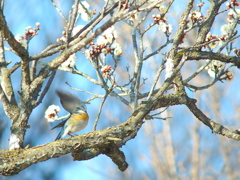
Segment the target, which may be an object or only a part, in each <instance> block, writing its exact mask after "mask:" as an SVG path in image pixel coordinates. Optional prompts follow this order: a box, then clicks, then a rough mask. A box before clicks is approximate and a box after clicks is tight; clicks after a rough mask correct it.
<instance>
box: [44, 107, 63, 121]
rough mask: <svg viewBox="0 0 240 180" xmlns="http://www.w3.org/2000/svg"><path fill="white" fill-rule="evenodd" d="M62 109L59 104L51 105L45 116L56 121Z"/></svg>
mask: <svg viewBox="0 0 240 180" xmlns="http://www.w3.org/2000/svg"><path fill="white" fill-rule="evenodd" d="M59 111H60V107H59V106H57V105H51V106H49V107H48V108H47V110H46V111H45V116H44V117H45V118H46V119H47V120H48V122H54V121H55V120H56V119H57V118H58V113H59Z"/></svg>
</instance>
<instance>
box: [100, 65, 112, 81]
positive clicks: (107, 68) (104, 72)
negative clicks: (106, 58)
mask: <svg viewBox="0 0 240 180" xmlns="http://www.w3.org/2000/svg"><path fill="white" fill-rule="evenodd" d="M111 71H112V66H109V65H106V66H103V67H102V69H101V72H102V77H105V78H109V77H110V73H111Z"/></svg>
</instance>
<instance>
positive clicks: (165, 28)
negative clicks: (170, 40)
mask: <svg viewBox="0 0 240 180" xmlns="http://www.w3.org/2000/svg"><path fill="white" fill-rule="evenodd" d="M158 29H159V30H160V31H162V32H168V33H171V32H172V25H171V24H166V23H165V22H161V23H160V24H159V26H158Z"/></svg>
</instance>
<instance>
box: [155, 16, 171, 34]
mask: <svg viewBox="0 0 240 180" xmlns="http://www.w3.org/2000/svg"><path fill="white" fill-rule="evenodd" d="M152 18H153V21H154V22H156V23H157V24H158V25H159V26H158V29H159V30H160V31H162V32H164V33H166V34H168V35H169V34H171V32H172V25H171V24H168V23H167V18H166V17H162V16H161V15H160V14H157V15H152Z"/></svg>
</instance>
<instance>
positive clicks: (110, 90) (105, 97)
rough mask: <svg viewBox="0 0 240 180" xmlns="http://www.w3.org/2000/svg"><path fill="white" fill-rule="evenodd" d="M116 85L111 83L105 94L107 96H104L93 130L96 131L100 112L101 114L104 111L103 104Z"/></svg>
mask: <svg viewBox="0 0 240 180" xmlns="http://www.w3.org/2000/svg"><path fill="white" fill-rule="evenodd" d="M114 86H115V84H114V83H113V84H112V85H111V87H110V88H109V89H108V90H107V91H106V94H105V96H104V98H103V100H102V102H101V104H100V107H99V111H98V114H97V117H96V120H95V122H94V125H93V131H96V129H97V123H98V121H99V117H100V114H101V112H102V108H103V104H104V102H105V101H106V99H107V97H108V95H109V94H110V93H111V92H112V90H113V89H114Z"/></svg>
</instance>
